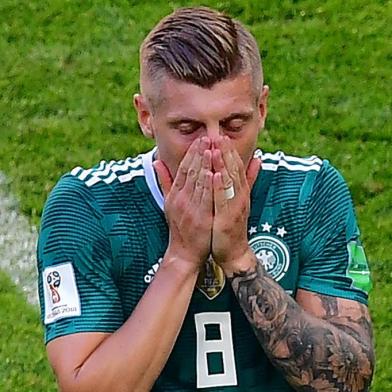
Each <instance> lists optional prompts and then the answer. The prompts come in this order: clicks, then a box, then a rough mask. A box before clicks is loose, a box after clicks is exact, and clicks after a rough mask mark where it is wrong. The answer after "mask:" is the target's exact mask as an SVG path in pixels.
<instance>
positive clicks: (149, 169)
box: [142, 147, 164, 211]
mask: <svg viewBox="0 0 392 392" xmlns="http://www.w3.org/2000/svg"><path fill="white" fill-rule="evenodd" d="M156 151H157V147H154V148H153V149H152V150H151V151H149V152H147V153H146V154H143V155H142V162H143V168H144V174H145V178H146V182H147V186H148V189H149V190H150V192H151V194H152V196H153V198H154V200H155V202H156V203H157V204H158V206H159V208H160V209H161V210H162V211H163V206H164V198H163V194H162V191H161V188H160V187H159V184H158V180H157V176H156V173H155V170H154V166H153V165H152V163H153V161H154V155H155V153H156Z"/></svg>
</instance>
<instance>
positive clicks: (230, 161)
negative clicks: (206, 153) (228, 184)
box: [218, 136, 241, 187]
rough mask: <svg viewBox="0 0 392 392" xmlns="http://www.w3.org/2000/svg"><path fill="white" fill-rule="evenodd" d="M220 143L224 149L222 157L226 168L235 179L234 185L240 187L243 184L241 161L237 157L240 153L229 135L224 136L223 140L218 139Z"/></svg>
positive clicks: (222, 149)
mask: <svg viewBox="0 0 392 392" xmlns="http://www.w3.org/2000/svg"><path fill="white" fill-rule="evenodd" d="M218 145H219V146H220V148H219V149H220V150H221V151H222V159H223V162H224V165H225V167H226V170H227V172H228V174H229V176H230V178H231V179H232V180H233V183H234V185H235V186H237V187H239V185H240V184H241V178H240V167H239V164H241V162H240V161H238V160H237V159H236V155H237V156H238V153H237V151H236V149H235V148H234V146H233V143H232V142H231V140H230V138H229V137H228V136H224V137H222V138H221V140H220V141H218Z"/></svg>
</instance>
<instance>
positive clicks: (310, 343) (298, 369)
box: [229, 254, 374, 392]
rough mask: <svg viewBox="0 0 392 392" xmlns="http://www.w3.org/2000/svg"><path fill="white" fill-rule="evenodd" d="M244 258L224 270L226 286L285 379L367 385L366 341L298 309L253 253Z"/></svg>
mask: <svg viewBox="0 0 392 392" xmlns="http://www.w3.org/2000/svg"><path fill="white" fill-rule="evenodd" d="M252 257H253V258H254V259H253V260H252ZM247 258H248V260H247V261H248V266H250V267H248V268H247V269H244V268H243V269H242V270H239V271H238V270H237V272H235V271H232V272H231V275H229V276H232V277H231V283H232V287H233V290H234V292H235V294H236V296H237V298H238V300H239V303H240V305H241V307H242V309H243V310H244V312H245V314H246V317H247V318H248V320H249V322H250V323H251V325H252V326H253V328H254V330H255V333H256V336H257V338H258V340H259V341H260V343H261V345H262V347H263V349H264V351H265V353H266V355H268V357H269V359H270V360H271V362H272V363H273V364H274V366H276V367H277V368H279V369H280V370H281V371H282V374H283V375H284V376H285V377H286V379H287V381H288V382H289V383H290V384H291V385H292V386H293V387H294V388H295V389H296V390H298V391H305V390H306V391H319V390H324V389H323V388H327V389H325V390H331V391H353V392H359V391H366V390H368V387H369V384H370V381H371V376H372V368H373V361H374V358H373V351H372V346H371V343H370V342H366V340H364V341H361V340H359V339H357V338H356V336H355V334H354V333H350V332H349V331H348V332H346V331H345V330H344V329H343V328H337V327H336V326H334V325H333V324H332V323H330V322H328V321H325V320H322V319H320V318H318V317H315V316H312V315H311V314H309V313H308V312H306V311H305V310H303V309H302V307H301V306H299V305H298V304H297V303H296V302H295V301H294V300H293V299H292V298H291V297H290V296H289V295H287V294H286V293H285V291H284V290H283V289H282V288H281V287H280V286H279V284H277V283H276V282H275V281H274V280H273V279H271V278H270V277H269V276H268V275H267V274H266V273H265V271H264V269H263V267H262V266H261V265H260V264H259V263H257V262H256V260H255V256H254V255H253V254H250V255H248V256H247ZM242 265H243V266H244V265H246V262H243V263H242ZM255 266H256V267H255ZM334 388H335V389H334Z"/></svg>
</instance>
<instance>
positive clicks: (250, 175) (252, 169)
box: [246, 158, 261, 189]
mask: <svg viewBox="0 0 392 392" xmlns="http://www.w3.org/2000/svg"><path fill="white" fill-rule="evenodd" d="M260 169H261V159H259V158H252V159H251V160H250V162H249V165H248V168H247V169H246V180H247V181H248V186H249V189H252V188H253V184H254V183H255V181H256V178H257V175H258V174H259V171H260Z"/></svg>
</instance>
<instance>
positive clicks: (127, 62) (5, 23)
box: [0, 0, 392, 392]
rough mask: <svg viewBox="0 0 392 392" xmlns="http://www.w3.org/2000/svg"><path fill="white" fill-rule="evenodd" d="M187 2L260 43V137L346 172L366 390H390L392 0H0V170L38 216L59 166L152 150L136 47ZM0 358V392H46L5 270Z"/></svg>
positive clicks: (26, 313) (30, 315)
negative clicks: (220, 15)
mask: <svg viewBox="0 0 392 392" xmlns="http://www.w3.org/2000/svg"><path fill="white" fill-rule="evenodd" d="M196 4H197V5H199V4H204V5H210V6H213V7H215V8H218V9H220V10H224V11H227V12H229V13H230V14H231V15H234V16H236V17H237V18H239V19H240V20H241V21H242V22H243V23H245V24H246V25H247V26H248V27H249V28H250V30H251V31H252V32H253V33H254V34H255V35H256V37H257V39H258V42H259V46H260V50H261V53H262V56H263V61H264V72H265V81H266V83H268V84H269V86H270V88H271V94H270V106H269V117H268V120H267V126H266V129H265V130H264V132H263V133H262V134H261V135H260V140H259V144H260V146H261V147H262V148H263V149H265V150H270V151H275V150H277V149H283V150H285V151H286V152H287V153H290V154H297V155H309V154H314V153H317V154H318V155H319V156H321V157H323V158H328V159H330V160H331V161H332V163H333V164H334V165H335V166H337V167H338V168H339V169H340V170H341V171H342V173H343V175H344V176H345V178H346V180H347V182H348V184H349V186H350V188H351V190H352V193H353V197H354V201H355V204H356V206H357V213H358V219H359V223H360V227H361V229H362V232H363V242H364V244H365V246H366V250H367V254H368V257H369V259H370V263H371V269H372V271H373V278H374V289H373V291H372V293H371V297H370V308H371V312H372V316H373V320H374V325H375V335H376V350H377V368H376V375H375V380H374V383H373V391H377V392H388V391H391V390H392V374H391V373H392V372H391V370H390V362H389V361H390V359H391V354H392V339H391V336H392V305H391V303H392V301H391V299H392V290H391V286H392V285H391V282H392V273H391V252H390V247H391V237H392V187H391V177H392V165H391V154H392V153H391V146H392V143H391V141H392V129H391V107H392V105H391V103H392V102H391V93H390V91H391V59H392V48H391V41H392V40H391V37H392V29H391V24H392V23H391V17H392V2H391V1H381V0H380V1H375V0H368V1H365V0H355V1H354V0H347V1H340V0H328V1H310V0H303V1H299V0H298V1H294V0H292V1H288V0H283V1H277V0H271V1H267V0H266V1H244V0H242V1H240V0H238V1H204V2H202V3H200V2H193V1H160V0H156V1H154V2H146V1H124V0H119V1H101V0H95V1H89V0H85V1H70V0H61V1H60V0H52V1H48V0H45V1H44V0H42V1H38V0H30V1H27V0H26V1H15V0H14V1H11V0H2V1H1V2H0V170H1V171H3V172H5V173H6V175H7V176H8V178H9V179H10V181H11V185H10V186H11V189H12V191H13V192H14V194H15V195H16V196H17V197H18V199H19V201H20V209H21V211H22V212H23V213H24V214H26V215H27V216H28V217H29V218H30V220H31V223H32V224H35V225H39V219H40V214H41V212H42V207H43V203H44V201H45V199H46V197H47V194H48V192H49V191H50V189H51V188H52V187H53V185H54V184H55V182H56V180H57V179H58V178H59V177H60V176H61V174H63V173H64V172H66V171H68V170H70V169H72V168H73V167H74V166H76V165H82V166H83V165H84V166H85V167H90V166H91V165H93V164H95V163H96V162H97V161H99V160H100V159H102V158H105V159H112V158H115V159H120V158H123V157H125V156H129V155H133V154H136V153H137V152H139V151H141V150H146V149H147V148H149V147H150V146H151V142H149V141H147V140H145V139H143V138H142V136H141V135H140V133H139V130H138V126H137V122H136V116H135V113H134V111H133V109H132V94H133V93H134V92H136V91H137V90H138V47H139V45H140V43H141V41H142V39H143V37H144V36H145V35H146V33H147V32H148V31H149V29H150V28H151V27H152V26H153V25H154V24H155V23H156V22H157V21H158V20H159V19H160V18H161V17H162V16H163V15H166V14H167V13H169V12H170V11H171V10H173V9H174V8H176V7H178V6H184V5H196ZM388 91H389V93H388ZM0 363H1V365H0V391H52V390H56V388H55V383H54V379H53V376H52V375H51V371H50V369H49V366H48V364H47V361H46V357H45V351H44V347H43V343H42V329H41V326H40V324H39V316H38V313H37V310H36V309H35V308H33V307H32V306H30V305H28V304H27V303H26V301H25V300H24V298H23V295H22V294H21V292H20V291H19V290H18V288H16V287H15V286H14V285H13V284H12V283H11V282H10V280H9V279H8V277H7V276H6V275H5V274H4V273H2V272H0Z"/></svg>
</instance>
